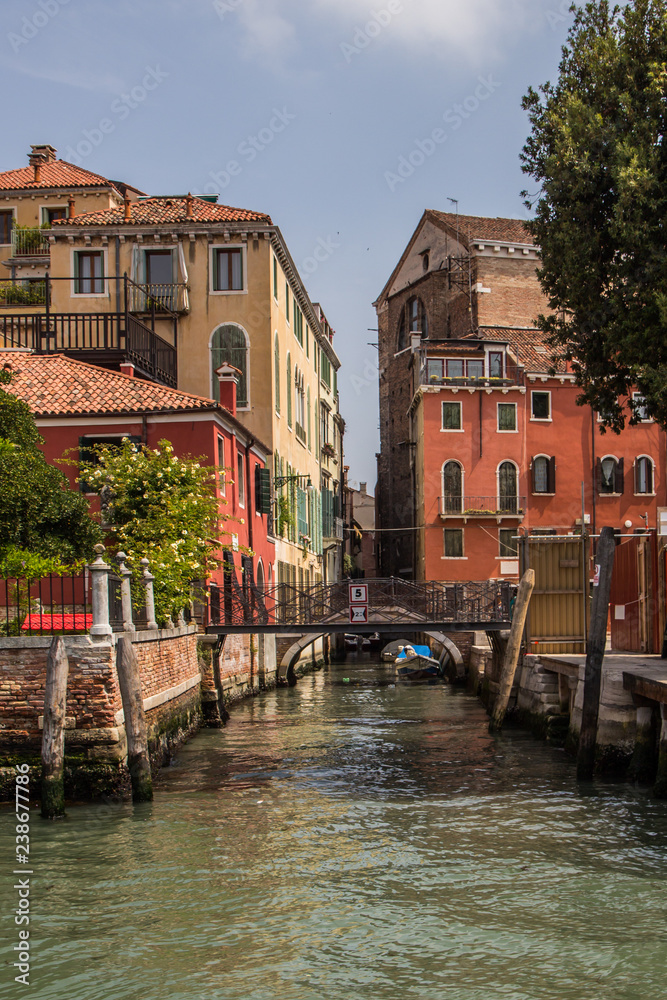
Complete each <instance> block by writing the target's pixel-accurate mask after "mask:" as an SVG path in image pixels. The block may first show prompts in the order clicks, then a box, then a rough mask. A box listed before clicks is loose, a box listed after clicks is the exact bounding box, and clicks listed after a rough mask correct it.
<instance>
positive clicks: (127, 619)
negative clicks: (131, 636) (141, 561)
mask: <svg viewBox="0 0 667 1000" xmlns="http://www.w3.org/2000/svg"><path fill="white" fill-rule="evenodd" d="M126 559H127V556H126V555H125V553H124V552H117V553H116V562H117V563H118V576H119V577H120V603H121V608H122V612H123V631H124V632H136V631H137V630H136V628H135V627H134V623H133V621H132V591H131V589H130V577H131V576H132V570H131V569H128V568H127V566H126V565H125V560H126Z"/></svg>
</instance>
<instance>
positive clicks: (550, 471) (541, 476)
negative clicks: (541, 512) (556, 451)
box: [532, 455, 556, 494]
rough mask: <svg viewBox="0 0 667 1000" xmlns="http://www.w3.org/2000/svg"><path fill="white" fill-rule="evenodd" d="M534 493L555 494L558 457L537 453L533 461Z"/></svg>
mask: <svg viewBox="0 0 667 1000" xmlns="http://www.w3.org/2000/svg"><path fill="white" fill-rule="evenodd" d="M532 473H533V493H546V494H554V493H555V492H556V459H555V457H553V456H552V457H549V456H548V455H536V456H535V458H534V459H533V463H532Z"/></svg>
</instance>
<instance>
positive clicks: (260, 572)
mask: <svg viewBox="0 0 667 1000" xmlns="http://www.w3.org/2000/svg"><path fill="white" fill-rule="evenodd" d="M257 590H258V591H259V592H260V594H263V593H264V564H263V563H262V560H261V559H258V561H257Z"/></svg>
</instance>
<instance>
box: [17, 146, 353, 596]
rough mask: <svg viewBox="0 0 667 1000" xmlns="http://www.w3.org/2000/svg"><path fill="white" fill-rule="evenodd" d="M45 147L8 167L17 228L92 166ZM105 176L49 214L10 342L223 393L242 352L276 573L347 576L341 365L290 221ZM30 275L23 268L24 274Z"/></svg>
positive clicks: (296, 579)
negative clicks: (261, 454)
mask: <svg viewBox="0 0 667 1000" xmlns="http://www.w3.org/2000/svg"><path fill="white" fill-rule="evenodd" d="M35 150H38V151H41V152H39V153H35V152H34V151H35ZM44 151H46V152H44ZM38 155H39V156H40V157H42V156H46V157H47V158H48V162H47V163H46V164H44V163H42V161H41V160H40V166H39V171H38V176H37V178H36V179H35V176H34V169H35V168H34V167H33V166H32V159H31V167H29V168H25V171H8V172H6V173H5V174H0V191H2V190H3V188H4V189H5V190H8V189H7V187H6V184H5V183H4V182H3V179H7V178H9V176H10V175H19V174H20V175H21V177H17V178H16V180H17V181H21V180H23V182H24V183H25V187H24V188H23V189H20V188H18V187H17V188H16V189H14V190H13V191H12V195H13V196H14V199H15V204H13V203H12V204H11V205H10V206H9V209H8V210H11V211H15V216H14V218H15V220H16V222H15V226H16V223H18V224H19V225H30V220H31V219H32V222H33V224H35V223H36V222H37V221H38V220H39V219H40V218H44V216H43V215H42V216H40V214H39V213H40V212H41V211H42V210H43V208H44V205H46V206H47V211H48V209H49V208H50V207H51V203H52V191H51V190H49V191H48V192H47V191H46V190H45V189H41V188H34V187H32V185H34V184H36V183H41V181H49V180H51V174H52V173H53V172H55V171H59V176H62V175H63V173H66V171H67V170H71V171H72V172H73V171H77V172H78V173H81V171H80V168H75V167H71V166H70V165H67V164H63V163H62V161H58V160H55V151H54V150H52V147H33V154H32V157H33V158H34V157H36V156H38ZM52 157H53V158H52ZM31 171H32V174H33V175H32V180H31V181H30V172H31ZM84 173H87V172H84ZM89 176H90V177H91V178H92V177H97V175H89ZM77 179H78V180H81V178H79V177H77ZM98 181H99V190H98V189H97V188H92V190H88V191H83V190H79V189H77V188H75V187H74V186H73V187H72V195H73V197H72V198H71V199H69V200H68V202H67V212H66V214H63V215H61V217H59V218H58V217H55V216H53V217H49V219H48V222H49V224H50V226H51V228H50V229H49V230H48V236H47V239H48V245H47V244H46V243H45V246H46V248H47V253H45V254H44V255H43V259H42V267H41V271H37V270H36V268H37V265H35V267H34V268H33V267H32V263H31V264H28V263H27V262H26V261H25V260H24V261H23V265H22V266H23V267H24V268H25V269H27V268H28V267H30V268H31V269H32V270H33V271H34V275H35V279H34V280H35V285H34V291H35V294H34V295H33V296H32V299H33V301H26V302H25V303H21V302H20V301H16V300H17V299H19V298H20V295H19V293H15V299H14V301H11V296H5V303H4V306H3V308H2V309H0V336H2V333H3V332H4V342H5V345H7V346H12V345H14V346H29V347H33V349H35V350H38V351H53V350H59V351H63V352H64V353H67V354H69V355H72V356H78V357H80V358H82V360H86V361H90V362H93V363H95V364H101V365H104V366H107V367H112V368H115V369H117V370H122V371H125V372H127V373H131V372H133V373H134V374H136V375H137V376H138V377H142V378H150V379H153V380H156V381H161V382H164V383H165V384H168V385H175V386H177V387H178V388H179V389H183V390H185V391H187V392H191V393H196V394H198V395H201V396H207V397H213V398H216V399H219V397H220V382H219V379H218V376H217V375H216V371H217V370H218V369H219V368H220V366H221V365H222V364H224V363H228V364H231V365H232V366H233V367H234V368H236V369H238V371H239V372H240V375H239V377H238V386H237V390H236V416H237V417H238V418H239V419H240V420H241V421H242V422H243V423H244V424H245V425H246V426H247V427H248V429H249V430H250V431H251V432H252V433H254V434H255V435H256V436H257V438H259V439H260V440H262V441H266V442H267V443H268V444H270V445H271V447H272V449H273V452H274V468H273V476H274V483H273V485H274V489H273V498H274V515H275V516H274V530H275V536H276V565H275V566H274V567H273V568H272V571H271V574H270V578H269V579H268V580H267V581H266V582H267V584H268V583H272V582H275V583H283V582H286V583H287V582H288V583H293V584H296V585H298V584H302V583H306V584H308V583H311V584H312V583H316V582H319V581H322V580H326V579H329V580H331V579H333V578H335V577H337V576H339V575H340V569H341V556H342V535H343V531H342V521H341V519H340V511H339V509H338V507H337V497H338V496H339V495H340V479H341V474H342V432H343V429H344V424H343V422H342V420H341V418H340V415H339V412H338V388H337V372H338V369H339V367H340V362H339V360H338V357H337V356H336V353H335V351H334V348H333V344H332V341H333V331H331V328H330V327H329V324H328V323H327V321H326V318H325V317H324V314H323V312H322V310H321V309H320V307H319V306H314V305H313V303H311V301H310V299H309V297H308V294H307V292H306V289H305V287H304V285H303V282H302V281H301V278H300V276H299V274H298V271H297V269H296V267H295V265H294V262H293V260H292V258H291V256H290V253H289V250H288V248H287V245H286V243H285V241H284V239H283V236H282V234H281V232H280V230H279V228H278V227H277V226H275V225H274V224H273V222H272V220H271V218H270V217H269V216H268V215H265V214H264V213H261V212H252V211H247V210H245V209H235V208H230V207H228V206H224V205H218V204H217V199H216V197H215V196H208V197H206V198H195V197H192V196H190V195H187V196H174V197H146V196H142V195H141V193H140V192H138V191H136V189H130V188H128V187H127V186H126V185H119V184H117V183H116V182H111V181H105V179H104V178H98ZM28 182H29V183H28ZM104 185H106V187H105V186H104ZM121 188H122V193H121ZM28 192H30V193H28ZM93 192H94V193H93ZM47 193H48V197H47ZM93 197H94V198H95V199H96V201H95V202H92V201H91V200H90V199H92V198H93ZM54 199H55V195H54ZM7 204H8V205H9V202H7ZM29 205H30V206H31V208H30V209H29V207H28V206H29ZM53 207H57V206H56V204H55V200H53ZM29 211H32V216H30V214H29ZM23 219H25V220H27V221H26V222H25V223H23V222H22V221H21V220H23ZM33 232H35V233H36V234H38V235H40V234H41V233H42V231H41V230H33ZM14 242H16V239H15V240H14ZM13 256H14V257H15V256H16V254H14V255H13ZM15 266H16V265H15ZM25 273H26V270H24V271H23V275H21V276H17V274H16V272H12V276H13V277H14V278H15V279H16V280H15V286H16V287H18V286H21V284H22V282H23V281H24V275H25ZM40 278H41V287H40V285H39V279H40ZM5 284H10V283H8V282H6V283H5ZM40 295H41V296H42V302H41V303H40V302H38V301H36V300H39V298H40ZM10 309H11V312H10ZM193 450H196V442H193ZM250 516H253V515H252V512H251V515H250Z"/></svg>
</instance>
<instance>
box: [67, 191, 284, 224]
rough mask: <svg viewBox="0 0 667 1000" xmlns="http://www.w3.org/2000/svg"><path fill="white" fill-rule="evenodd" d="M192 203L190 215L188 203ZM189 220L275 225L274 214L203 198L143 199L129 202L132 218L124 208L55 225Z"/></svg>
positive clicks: (87, 214)
mask: <svg viewBox="0 0 667 1000" xmlns="http://www.w3.org/2000/svg"><path fill="white" fill-rule="evenodd" d="M188 200H190V202H191V211H190V215H188V210H187V204H188ZM188 222H193V223H197V222H260V223H266V224H268V225H269V226H270V225H272V223H271V217H270V216H268V215H265V214H264V213H263V212H251V211H249V210H248V209H245V208H231V207H230V206H229V205H214V204H212V203H211V202H209V201H204V200H203V198H195V197H193V198H192V199H188V198H144V199H142V200H141V201H133V202H131V204H130V218H129V219H126V218H125V207H124V206H123V207H122V208H112V209H109V210H107V211H104V212H86V213H85V214H84V215H77V216H76V217H75V218H74V219H59V220H58V221H57V222H54V223H53V226H54V228H55V227H56V226H63V225H64V226H155V225H161V224H167V225H176V224H181V225H183V224H186V223H188Z"/></svg>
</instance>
